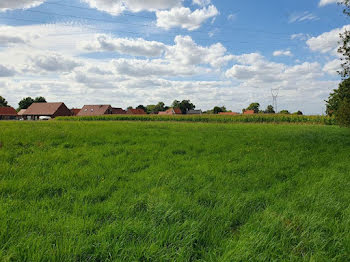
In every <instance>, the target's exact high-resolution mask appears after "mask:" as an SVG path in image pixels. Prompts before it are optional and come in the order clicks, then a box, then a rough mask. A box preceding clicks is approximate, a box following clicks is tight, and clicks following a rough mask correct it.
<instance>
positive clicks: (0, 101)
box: [0, 96, 46, 111]
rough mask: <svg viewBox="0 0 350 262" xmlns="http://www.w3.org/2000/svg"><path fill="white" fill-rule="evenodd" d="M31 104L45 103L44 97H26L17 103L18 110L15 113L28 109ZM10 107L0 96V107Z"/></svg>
mask: <svg viewBox="0 0 350 262" xmlns="http://www.w3.org/2000/svg"><path fill="white" fill-rule="evenodd" d="M33 103H46V99H45V97H42V96H38V97H36V98H31V97H26V98H23V99H22V100H21V101H19V103H18V108H17V111H19V110H21V109H27V108H28V107H30V106H31V105H32V104H33ZM9 106H10V105H9V104H8V102H7V101H6V99H5V98H4V97H2V96H0V107H9Z"/></svg>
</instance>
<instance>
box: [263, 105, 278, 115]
mask: <svg viewBox="0 0 350 262" xmlns="http://www.w3.org/2000/svg"><path fill="white" fill-rule="evenodd" d="M264 113H265V114H274V113H276V112H275V109H274V108H273V106H272V105H268V106H267V107H266V110H265V112H264Z"/></svg>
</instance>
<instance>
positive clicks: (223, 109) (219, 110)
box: [212, 106, 227, 115]
mask: <svg viewBox="0 0 350 262" xmlns="http://www.w3.org/2000/svg"><path fill="white" fill-rule="evenodd" d="M212 112H213V114H216V115H217V114H219V113H222V112H227V110H226V107H224V106H222V107H219V106H215V107H214V108H213V110H212Z"/></svg>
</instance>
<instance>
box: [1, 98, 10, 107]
mask: <svg viewBox="0 0 350 262" xmlns="http://www.w3.org/2000/svg"><path fill="white" fill-rule="evenodd" d="M8 106H9V105H8V102H7V101H6V99H5V98H4V97H2V96H0V107H8Z"/></svg>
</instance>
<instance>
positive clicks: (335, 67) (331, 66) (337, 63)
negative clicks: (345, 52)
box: [323, 59, 341, 76]
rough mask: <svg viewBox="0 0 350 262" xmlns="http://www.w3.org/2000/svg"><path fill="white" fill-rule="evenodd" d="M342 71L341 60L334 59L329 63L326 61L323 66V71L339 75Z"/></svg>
mask: <svg viewBox="0 0 350 262" xmlns="http://www.w3.org/2000/svg"><path fill="white" fill-rule="evenodd" d="M339 71H341V60H340V59H334V60H332V61H330V62H328V63H326V64H325V65H324V67H323V72H326V73H327V74H329V75H332V76H337V75H339V74H338V72H339Z"/></svg>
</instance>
